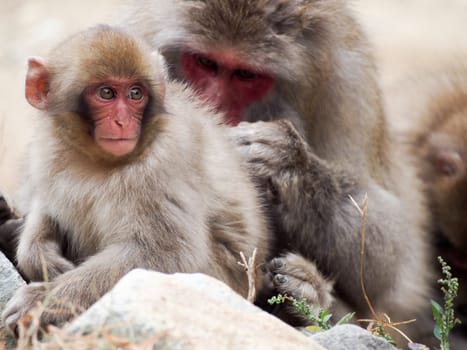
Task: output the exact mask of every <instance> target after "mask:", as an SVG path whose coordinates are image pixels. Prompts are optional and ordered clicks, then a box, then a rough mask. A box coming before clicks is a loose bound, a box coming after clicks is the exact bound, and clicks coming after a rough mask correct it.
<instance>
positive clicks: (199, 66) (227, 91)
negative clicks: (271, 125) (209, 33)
mask: <svg viewBox="0 0 467 350" xmlns="http://www.w3.org/2000/svg"><path fill="white" fill-rule="evenodd" d="M181 68H182V73H183V75H184V78H185V80H186V81H187V82H188V83H189V84H190V85H191V86H192V87H194V88H195V89H196V90H197V91H198V92H199V94H200V95H201V97H202V98H203V99H204V100H206V101H207V102H208V103H210V104H211V105H213V106H214V107H215V108H216V109H217V110H219V111H222V112H224V113H225V118H226V120H225V122H226V123H227V124H229V125H233V126H234V125H237V124H238V123H240V122H241V121H242V120H243V117H244V113H245V110H246V108H247V107H248V106H250V105H251V104H252V103H254V102H257V101H259V100H260V99H262V98H264V97H265V96H266V95H267V94H268V93H269V91H270V90H271V89H272V87H273V85H274V79H273V77H272V76H270V75H268V74H265V73H260V72H257V71H255V70H254V69H253V68H251V67H249V66H247V65H245V64H242V62H240V61H239V60H238V59H237V58H236V57H235V56H233V55H230V54H225V53H224V54H222V53H221V54H219V53H206V54H196V53H192V52H184V53H182V57H181Z"/></svg>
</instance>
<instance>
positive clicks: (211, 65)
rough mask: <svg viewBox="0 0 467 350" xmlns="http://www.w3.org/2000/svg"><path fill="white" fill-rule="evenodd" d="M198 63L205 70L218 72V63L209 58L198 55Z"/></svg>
mask: <svg viewBox="0 0 467 350" xmlns="http://www.w3.org/2000/svg"><path fill="white" fill-rule="evenodd" d="M197 60H198V63H199V64H200V65H201V66H202V67H204V68H205V69H208V70H212V71H215V70H217V63H216V62H215V61H213V60H211V59H209V58H207V57H204V56H201V55H198V56H197Z"/></svg>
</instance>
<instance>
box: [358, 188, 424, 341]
mask: <svg viewBox="0 0 467 350" xmlns="http://www.w3.org/2000/svg"><path fill="white" fill-rule="evenodd" d="M349 197H350V200H351V201H352V203H353V205H354V206H355V207H356V208H357V210H358V212H359V213H360V215H361V216H362V224H361V227H360V237H361V246H360V271H359V273H360V287H361V289H362V293H363V297H364V298H365V301H366V303H367V305H368V308H369V309H370V312H371V315H372V316H373V319H359V320H357V321H358V322H368V327H367V329H368V330H369V331H371V332H372V333H373V334H377V335H381V334H379V333H378V332H379V330H380V329H381V328H383V329H386V328H390V329H392V330H394V331H395V332H397V333H399V334H400V335H401V336H402V337H403V338H405V339H406V340H407V341H408V342H409V343H412V340H411V339H410V338H409V337H408V336H407V335H406V334H405V333H404V332H402V331H401V330H400V329H398V328H397V326H400V325H405V324H408V323H412V322H415V319H412V320H407V321H400V322H392V321H391V319H390V318H389V316H388V315H387V314H386V313H383V314H382V315H381V316H378V314H377V313H376V310H375V308H374V307H373V304H372V303H371V300H370V298H369V297H368V294H367V292H366V288H365V281H364V279H363V262H364V258H365V240H366V216H367V211H368V195H367V194H366V193H365V196H364V197H363V203H362V206H361V207H360V206H359V205H358V203H357V202H356V201H355V199H353V197H352V196H349Z"/></svg>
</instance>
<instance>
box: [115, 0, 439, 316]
mask: <svg viewBox="0 0 467 350" xmlns="http://www.w3.org/2000/svg"><path fill="white" fill-rule="evenodd" d="M121 23H123V25H124V26H125V27H126V28H128V29H129V30H132V31H134V32H135V33H138V34H139V35H142V36H143V38H144V39H145V40H146V41H147V42H148V43H149V44H150V45H151V47H152V48H157V49H159V50H160V51H161V53H162V55H163V56H164V57H165V59H166V60H167V61H168V66H169V75H170V77H171V78H173V79H176V80H180V81H184V82H187V83H189V84H190V85H191V86H193V87H194V88H195V89H196V91H197V92H198V95H199V96H200V97H201V98H202V100H204V101H205V103H206V104H207V105H210V106H211V107H212V108H214V109H217V110H219V111H222V112H224V113H225V122H226V123H227V124H229V125H232V126H236V127H235V128H232V130H231V136H232V138H233V139H235V140H236V141H237V143H238V147H239V148H240V149H241V151H242V153H243V155H244V157H245V159H246V162H247V164H248V165H249V168H250V171H251V174H252V176H253V177H254V178H255V180H256V181H257V182H258V183H259V184H260V185H262V186H263V188H264V191H265V192H264V193H265V195H266V196H268V200H269V203H268V204H269V206H270V208H269V213H270V216H271V217H272V219H273V221H274V225H275V227H274V229H275V240H274V242H275V243H276V247H275V251H274V253H275V254H277V256H278V258H276V259H273V260H272V261H271V263H270V264H269V266H268V270H269V273H268V274H267V279H268V281H269V284H270V286H271V288H272V289H273V290H272V291H271V293H273V294H275V293H277V292H285V293H288V294H290V293H293V295H296V296H298V297H300V296H305V297H307V298H308V300H310V301H312V302H313V301H314V302H317V303H319V304H321V305H323V304H324V306H327V304H331V309H333V311H334V313H335V315H338V314H341V313H342V312H343V310H351V311H356V312H357V315H358V316H357V317H366V316H368V314H369V308H368V306H367V303H366V302H365V298H364V294H363V292H362V290H361V288H360V273H359V261H360V242H361V229H360V228H361V225H362V216H361V214H360V212H359V211H358V210H357V208H356V207H355V206H354V204H353V203H352V201H351V200H350V198H349V197H350V196H352V197H353V198H354V199H355V201H356V202H358V203H362V199H363V198H364V194H365V193H367V194H368V211H367V216H366V222H365V224H366V240H365V256H364V260H365V261H364V272H363V279H364V283H365V286H366V292H367V294H368V296H369V299H370V300H371V301H372V303H373V304H374V306H375V307H376V310H378V312H387V313H389V314H390V315H391V316H392V319H393V320H401V319H406V318H412V316H416V314H417V312H418V311H419V310H421V309H425V308H427V307H429V300H428V298H427V295H428V294H429V292H430V291H429V285H430V281H431V278H432V274H431V272H430V268H429V267H428V265H429V264H428V260H429V256H430V253H429V244H428V241H427V237H425V234H424V230H423V228H422V224H423V223H424V222H425V221H426V215H425V208H424V206H423V202H422V199H421V193H420V189H419V184H418V182H417V179H416V177H415V172H414V169H413V168H412V167H411V166H410V165H409V162H408V161H407V160H406V155H405V153H404V150H402V149H401V148H399V145H398V144H397V143H395V142H394V141H393V139H392V138H391V136H390V135H389V134H388V132H387V125H386V119H385V116H384V113H383V108H382V103H381V98H380V90H379V87H378V84H377V76H376V69H375V66H374V63H373V57H372V55H371V53H370V49H369V44H368V42H367V39H366V37H365V35H364V34H363V33H362V30H361V28H360V26H359V25H358V24H357V23H356V21H355V20H354V17H353V15H352V13H351V10H350V9H349V5H348V4H347V2H346V1H342V0H326V1H323V0H263V1H251V0H197V1H196V0H194V1H183V0H158V1H155V0H142V1H138V2H137V3H136V2H135V3H132V4H130V5H129V6H128V9H127V11H126V12H125V16H124V18H122V20H121ZM245 121H247V122H255V123H244V122H245ZM316 267H317V269H316ZM317 275H318V276H317ZM332 281H334V285H333V288H331V283H332ZM310 285H311V286H310ZM331 294H333V295H331ZM333 298H334V301H332V299H333Z"/></svg>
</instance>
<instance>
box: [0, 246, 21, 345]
mask: <svg viewBox="0 0 467 350" xmlns="http://www.w3.org/2000/svg"><path fill="white" fill-rule="evenodd" d="M25 284H26V282H24V280H23V278H22V277H21V276H20V275H19V273H18V271H16V269H15V267H14V266H13V264H12V263H11V262H10V260H8V259H7V258H6V256H5V255H3V253H2V252H0V315H1V313H2V312H3V309H4V307H5V304H6V303H7V302H8V300H10V299H11V297H12V296H13V294H14V293H15V291H16V290H17V289H18V288H19V287H21V286H23V285H25ZM1 343H3V345H4V346H5V347H6V348H7V349H10V348H13V347H14V346H15V340H14V338H13V337H12V335H11V333H9V332H7V330H6V329H5V328H4V327H3V324H2V322H1V321H0V348H1V346H2V344H1Z"/></svg>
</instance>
